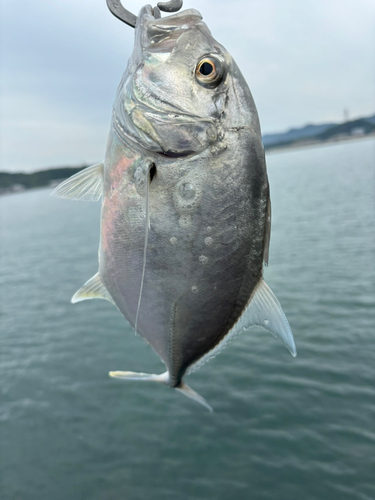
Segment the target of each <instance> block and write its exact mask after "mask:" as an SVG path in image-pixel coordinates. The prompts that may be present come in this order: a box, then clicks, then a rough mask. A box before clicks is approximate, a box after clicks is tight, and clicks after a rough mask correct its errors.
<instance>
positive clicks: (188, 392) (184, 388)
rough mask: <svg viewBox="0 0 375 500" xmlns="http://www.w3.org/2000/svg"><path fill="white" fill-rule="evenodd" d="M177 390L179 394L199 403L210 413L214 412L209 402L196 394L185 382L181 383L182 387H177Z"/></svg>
mask: <svg viewBox="0 0 375 500" xmlns="http://www.w3.org/2000/svg"><path fill="white" fill-rule="evenodd" d="M175 389H176V390H177V391H178V392H181V394H185V396H186V397H188V398H190V399H194V401H196V402H197V403H200V404H201V405H203V406H204V407H205V408H207V410H208V411H210V412H213V411H214V410H213V408H212V406H210V405H209V404H208V403H207V401H206V400H205V399H204V398H203V397H202V396H201V395H200V394H198V393H197V392H195V391H194V390H193V389H192V388H191V387H189V386H188V385H187V384H185V382H183V381H181V383H180V385H179V386H178V387H175Z"/></svg>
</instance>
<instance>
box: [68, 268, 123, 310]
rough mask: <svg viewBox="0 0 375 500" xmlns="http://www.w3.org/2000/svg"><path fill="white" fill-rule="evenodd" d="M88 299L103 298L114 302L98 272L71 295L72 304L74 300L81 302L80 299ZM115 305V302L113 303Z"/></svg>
mask: <svg viewBox="0 0 375 500" xmlns="http://www.w3.org/2000/svg"><path fill="white" fill-rule="evenodd" d="M88 299H105V300H109V301H110V302H112V304H115V303H114V301H113V299H112V297H111V295H110V293H109V292H108V290H107V289H106V287H105V286H104V284H103V282H102V280H101V278H100V276H99V273H97V274H95V276H93V277H92V278H91V279H89V280H88V281H87V282H86V283H85V284H84V285H83V287H82V288H80V289H79V290H78V292H76V293H75V294H74V295H73V297H72V304H75V303H76V302H81V301H82V300H88ZM115 305H116V304H115Z"/></svg>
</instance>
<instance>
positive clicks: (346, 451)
mask: <svg viewBox="0 0 375 500" xmlns="http://www.w3.org/2000/svg"><path fill="white" fill-rule="evenodd" d="M268 169H269V177H270V182H271V194H272V208H273V227H272V238H271V255H270V267H269V268H268V269H267V270H266V280H267V282H268V284H269V285H270V286H271V288H272V289H273V291H274V292H275V294H276V295H277V297H278V298H279V300H280V302H281V303H282V305H283V308H284V311H285V313H286V315H287V317H288V319H289V322H290V324H291V327H292V330H293V332H294V335H295V339H296V345H297V350H298V356H297V358H296V359H293V358H292V357H291V356H290V354H289V353H288V352H287V350H286V349H285V348H284V347H283V346H282V345H281V343H279V342H278V341H277V340H276V339H275V338H274V337H272V336H271V335H270V334H268V333H266V332H264V331H262V330H257V329H252V330H249V331H247V332H245V333H243V334H242V335H241V336H240V337H238V338H236V339H235V340H234V341H233V342H232V343H231V344H230V345H229V346H228V347H227V348H226V349H225V350H224V351H223V352H222V353H221V354H220V355H219V356H217V357H216V358H215V359H214V360H213V361H211V362H210V363H208V364H206V365H205V366H204V367H203V368H202V369H201V370H200V371H198V372H196V373H194V374H193V375H191V376H190V377H189V378H188V383H189V384H190V385H191V386H192V387H193V388H194V389H196V390H197V391H198V392H199V393H200V394H202V395H203V396H204V397H205V398H207V400H208V401H209V402H210V404H211V405H212V406H213V407H214V409H215V412H214V413H213V414H209V413H208V412H207V411H206V410H205V409H204V408H203V407H200V406H198V405H197V404H195V403H194V402H192V401H190V400H188V399H187V398H184V397H183V396H181V395H179V394H178V393H177V392H176V391H172V390H169V389H168V388H166V387H165V386H162V385H160V386H159V384H152V383H150V384H147V383H143V384H141V383H136V382H134V383H132V382H129V383H125V382H121V381H117V380H113V379H110V378H109V377H108V372H109V371H110V370H135V371H145V372H151V373H159V372H161V370H162V368H163V367H162V365H161V363H160V361H159V360H158V357H157V356H156V354H155V353H154V352H153V351H152V350H151V348H150V347H149V346H148V345H146V344H145V343H144V341H143V340H142V339H141V338H139V337H136V336H135V335H134V333H133V332H132V331H131V329H130V328H129V326H128V325H127V323H126V321H125V320H124V318H123V317H122V316H121V315H120V313H119V312H118V311H117V310H116V309H115V308H114V307H113V306H112V305H111V304H110V303H108V302H105V301H87V302H83V303H80V304H76V305H74V306H73V305H71V304H70V302H69V301H70V297H71V296H72V295H73V293H74V292H75V291H76V290H77V289H78V288H79V287H80V286H81V285H82V284H83V282H84V281H86V280H87V279H88V278H90V277H91V276H92V275H93V274H94V273H95V272H96V270H97V246H98V238H99V210H100V207H99V204H91V203H79V202H68V201H63V200H58V199H52V198H49V197H48V195H49V190H45V189H43V190H37V191H30V192H26V193H23V194H19V195H10V196H3V197H1V198H0V214H1V234H0V237H1V265H2V266H1V267H2V274H1V278H0V280H1V281H0V286H1V306H0V307H1V347H0V348H1V354H0V375H1V412H0V424H1V450H0V463H1V479H0V488H1V491H2V493H1V494H0V498H1V499H3V500H44V499H48V500H49V499H53V500H68V499H69V500H86V499H90V500H102V499H104V500H120V499H121V500H122V499H125V500H138V499H139V500H143V499H147V500H148V499H153V500H169V499H171V500H172V499H173V500H185V499H196V500H201V499H202V500H203V499H204V500H206V499H215V500H227V499H236V500H248V499H255V500H258V499H262V500H263V499H270V500H271V499H272V500H294V499H296V500H297V499H298V500H300V499H303V500H317V499H319V500H328V499H329V500H332V499H333V500H336V499H339V500H342V499H343V500H345V499H348V500H357V499H358V500H359V499H361V500H373V499H374V498H375V479H374V478H375V429H374V425H375V388H374V385H375V265H374V256H375V241H374V223H375V217H374V212H375V203H374V198H375V141H374V140H367V141H362V142H358V143H346V144H340V145H337V146H330V147H325V148H317V149H311V150H299V151H291V152H285V153H282V154H274V155H270V156H268Z"/></svg>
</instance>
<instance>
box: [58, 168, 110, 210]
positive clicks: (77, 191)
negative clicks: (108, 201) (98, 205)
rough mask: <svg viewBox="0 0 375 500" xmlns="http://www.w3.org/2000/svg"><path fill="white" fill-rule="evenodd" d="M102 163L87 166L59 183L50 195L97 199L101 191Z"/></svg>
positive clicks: (74, 198) (83, 199)
mask: <svg viewBox="0 0 375 500" xmlns="http://www.w3.org/2000/svg"><path fill="white" fill-rule="evenodd" d="M103 170H104V167H103V163H98V164H97V165H93V166H92V167H87V168H85V169H84V170H81V171H80V172H78V173H77V174H74V175H72V176H71V177H69V179H66V180H65V181H64V182H62V183H61V184H59V185H58V186H57V188H55V189H54V190H53V191H52V193H51V196H56V197H57V198H66V199H69V200H80V201H98V200H99V198H100V197H101V196H102V193H103Z"/></svg>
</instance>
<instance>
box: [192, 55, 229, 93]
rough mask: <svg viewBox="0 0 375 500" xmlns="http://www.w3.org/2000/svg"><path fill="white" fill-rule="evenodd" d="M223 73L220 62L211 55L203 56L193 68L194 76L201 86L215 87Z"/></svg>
mask: <svg viewBox="0 0 375 500" xmlns="http://www.w3.org/2000/svg"><path fill="white" fill-rule="evenodd" d="M223 74H224V71H223V69H222V65H221V63H220V62H219V61H218V60H217V59H214V58H213V57H207V56H205V57H203V58H202V59H201V60H200V61H199V62H198V64H197V66H196V68H195V77H196V79H197V81H198V83H199V84H201V85H202V86H203V87H209V88H214V87H217V85H219V83H220V82H221V80H222V78H223Z"/></svg>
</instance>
